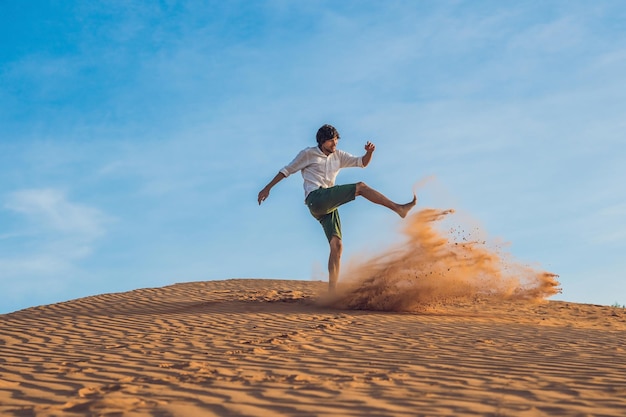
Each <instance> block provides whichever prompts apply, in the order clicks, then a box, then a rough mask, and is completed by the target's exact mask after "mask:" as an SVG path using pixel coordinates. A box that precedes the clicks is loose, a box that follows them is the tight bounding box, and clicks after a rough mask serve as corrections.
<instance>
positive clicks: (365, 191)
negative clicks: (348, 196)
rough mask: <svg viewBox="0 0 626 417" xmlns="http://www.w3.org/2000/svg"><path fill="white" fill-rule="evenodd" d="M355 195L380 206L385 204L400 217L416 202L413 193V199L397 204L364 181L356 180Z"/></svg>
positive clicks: (404, 215)
mask: <svg viewBox="0 0 626 417" xmlns="http://www.w3.org/2000/svg"><path fill="white" fill-rule="evenodd" d="M356 195H360V196H363V197H364V198H365V199H367V200H369V201H371V202H372V203H375V204H380V205H381V206H385V207H387V208H389V209H391V210H393V211H395V212H396V213H398V215H399V216H400V217H402V218H405V217H406V215H407V214H408V213H409V211H410V210H411V209H412V208H413V207H414V206H415V204H416V203H417V196H416V195H415V194H413V200H411V201H410V202H409V203H406V204H398V203H395V202H393V201H391V200H390V199H388V198H387V197H385V196H384V195H383V194H381V193H380V192H378V191H376V190H375V189H373V188H371V187H369V186H368V185H367V184H365V183H364V182H358V183H357V184H356Z"/></svg>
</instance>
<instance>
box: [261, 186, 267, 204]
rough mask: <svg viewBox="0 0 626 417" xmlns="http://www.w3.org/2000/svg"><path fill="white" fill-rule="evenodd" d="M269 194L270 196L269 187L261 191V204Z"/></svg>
mask: <svg viewBox="0 0 626 417" xmlns="http://www.w3.org/2000/svg"><path fill="white" fill-rule="evenodd" d="M269 196H270V190H269V188H267V187H265V188H264V189H262V190H261V191H259V205H261V203H262V202H264V201H265V200H266V199H267V197H269Z"/></svg>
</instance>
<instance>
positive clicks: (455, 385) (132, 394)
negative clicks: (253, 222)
mask: <svg viewBox="0 0 626 417" xmlns="http://www.w3.org/2000/svg"><path fill="white" fill-rule="evenodd" d="M326 285H327V284H326V283H322V282H305V281H278V280H226V281H210V282H195V283H186V284H177V285H172V286H168V287H164V288H154V289H141V290H136V291H131V292H126V293H120V294H105V295H99V296H95V297H89V298H83V299H78V300H74V301H69V302H66V303H59V304H54V305H48V306H41V307H36V308H30V309H27V310H22V311H19V312H15V313H11V314H5V315H1V316H0V415H3V416H5V415H6V416H59V415H90V416H100V415H102V416H105V415H115V416H192V415H193V416H261V415H284V416H318V415H324V416H365V415H368V416H452V415H454V416H465V415H468V416H470V415H474V416H554V415H560V416H585V415H589V416H591V415H593V416H616V415H623V413H624V410H626V379H625V378H624V375H626V347H625V346H624V334H625V333H624V331H625V330H626V310H624V309H620V308H613V307H603V306H594V305H583V304H573V303H566V302H555V301H550V302H542V303H530V302H528V301H523V300H517V301H513V302H510V301H509V302H504V301H501V302H496V301H495V300H493V299H490V300H487V301H485V300H482V301H481V300H480V299H474V300H472V301H463V302H457V303H454V304H448V305H445V306H439V307H438V308H433V309H431V310H430V311H428V312H421V313H397V312H395V313H394V312H382V311H364V310H339V309H330V308H326V307H321V306H319V305H318V304H317V301H316V300H317V296H318V294H320V293H321V292H323V291H325V289H326Z"/></svg>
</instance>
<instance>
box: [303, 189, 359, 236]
mask: <svg viewBox="0 0 626 417" xmlns="http://www.w3.org/2000/svg"><path fill="white" fill-rule="evenodd" d="M355 198H356V184H346V185H336V186H334V187H330V188H318V189H317V190H315V191H311V192H310V193H309V195H308V196H307V197H306V200H304V202H305V203H306V205H307V207H308V208H309V211H310V212H311V214H312V215H313V217H315V218H316V219H317V220H318V221H319V222H320V224H321V225H322V227H323V228H324V233H326V238H327V239H328V241H329V242H330V239H331V238H332V237H333V236H337V237H338V238H339V239H341V220H340V219H339V211H338V210H337V208H338V207H339V206H341V205H342V204H345V203H348V202H350V201H352V200H354V199H355Z"/></svg>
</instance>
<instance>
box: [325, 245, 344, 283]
mask: <svg viewBox="0 0 626 417" xmlns="http://www.w3.org/2000/svg"><path fill="white" fill-rule="evenodd" d="M329 243H330V256H329V257H328V292H330V293H331V294H332V293H334V292H335V289H336V288H337V281H339V268H340V266H341V252H342V250H343V243H342V242H341V239H340V238H339V237H337V236H333V237H332V238H330V242H329Z"/></svg>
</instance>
